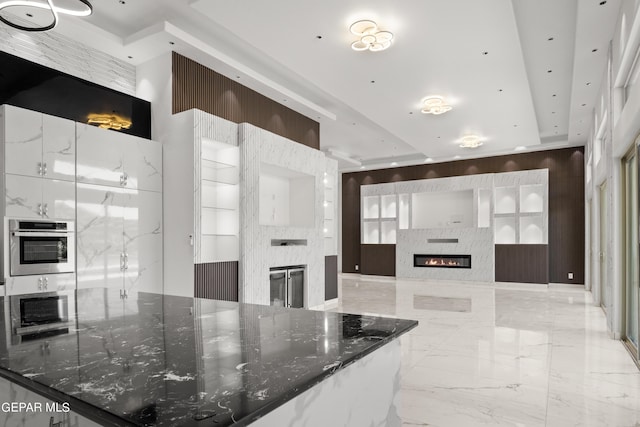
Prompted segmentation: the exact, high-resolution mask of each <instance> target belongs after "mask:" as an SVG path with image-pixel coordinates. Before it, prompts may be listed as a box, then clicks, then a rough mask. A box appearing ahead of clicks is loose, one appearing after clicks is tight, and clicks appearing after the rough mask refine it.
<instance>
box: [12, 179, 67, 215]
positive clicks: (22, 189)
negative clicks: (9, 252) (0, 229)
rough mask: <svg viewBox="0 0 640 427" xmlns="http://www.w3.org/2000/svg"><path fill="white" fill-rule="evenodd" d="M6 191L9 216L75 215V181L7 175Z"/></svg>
mask: <svg viewBox="0 0 640 427" xmlns="http://www.w3.org/2000/svg"><path fill="white" fill-rule="evenodd" d="M5 190H6V192H5V206H6V208H5V209H6V216H8V217H13V218H34V219H38V218H55V219H73V218H74V217H75V198H76V184H75V183H74V182H71V181H59V180H54V179H43V178H35V177H30V176H20V175H11V174H6V175H5Z"/></svg>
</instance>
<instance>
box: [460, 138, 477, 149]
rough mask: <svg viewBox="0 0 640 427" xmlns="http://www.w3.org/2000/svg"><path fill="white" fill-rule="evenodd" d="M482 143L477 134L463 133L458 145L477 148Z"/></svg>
mask: <svg viewBox="0 0 640 427" xmlns="http://www.w3.org/2000/svg"><path fill="white" fill-rule="evenodd" d="M481 145H482V141H481V140H480V137H479V136H478V135H465V136H463V137H462V138H461V139H460V147H462V148H478V147H480V146H481Z"/></svg>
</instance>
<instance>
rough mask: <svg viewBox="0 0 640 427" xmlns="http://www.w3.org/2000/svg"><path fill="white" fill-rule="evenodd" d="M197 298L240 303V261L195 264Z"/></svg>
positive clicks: (195, 293) (195, 294) (195, 291)
mask: <svg viewBox="0 0 640 427" xmlns="http://www.w3.org/2000/svg"><path fill="white" fill-rule="evenodd" d="M193 267H194V272H195V274H194V279H195V280H194V281H195V283H194V286H195V289H194V296H195V297H196V298H208V299H220V300H224V301H238V261H225V262H208V263H205V264H194V266H193Z"/></svg>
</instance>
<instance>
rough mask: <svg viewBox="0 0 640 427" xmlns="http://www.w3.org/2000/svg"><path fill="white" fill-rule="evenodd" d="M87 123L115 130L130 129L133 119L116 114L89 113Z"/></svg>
mask: <svg viewBox="0 0 640 427" xmlns="http://www.w3.org/2000/svg"><path fill="white" fill-rule="evenodd" d="M87 124H90V125H94V126H98V127H99V128H102V129H113V130H122V129H129V128H130V127H131V125H132V123H131V120H128V119H125V118H124V117H120V116H117V115H115V114H89V116H87Z"/></svg>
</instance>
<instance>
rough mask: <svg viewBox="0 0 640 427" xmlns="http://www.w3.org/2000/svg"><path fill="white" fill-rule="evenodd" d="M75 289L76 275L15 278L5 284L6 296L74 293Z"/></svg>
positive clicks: (63, 274)
mask: <svg viewBox="0 0 640 427" xmlns="http://www.w3.org/2000/svg"><path fill="white" fill-rule="evenodd" d="M75 288H76V275H75V274H74V273H62V274H42V275H37V276H35V275H32V276H13V277H7V278H6V283H5V292H6V295H22V294H36V293H39V292H58V291H72V290H74V289H75Z"/></svg>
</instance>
